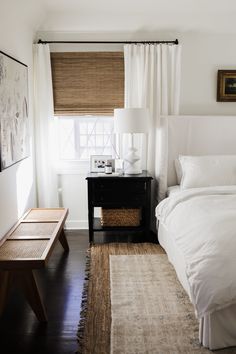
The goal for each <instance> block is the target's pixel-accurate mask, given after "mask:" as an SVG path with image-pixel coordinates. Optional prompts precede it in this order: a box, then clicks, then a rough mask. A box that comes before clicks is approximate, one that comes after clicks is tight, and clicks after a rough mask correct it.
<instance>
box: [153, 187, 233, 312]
mask: <svg viewBox="0 0 236 354" xmlns="http://www.w3.org/2000/svg"><path fill="white" fill-rule="evenodd" d="M156 215H157V218H158V219H159V220H160V221H161V222H162V223H163V224H164V225H165V227H166V228H167V229H168V230H169V232H170V234H172V235H173V237H174V238H175V241H176V245H177V247H179V248H180V250H181V251H182V254H183V255H184V258H185V264H186V276H187V279H188V282H189V287H190V297H191V301H192V303H193V304H194V306H195V310H196V314H197V316H198V318H201V317H202V316H204V315H206V314H209V313H212V312H214V311H216V310H219V309H221V308H224V307H227V306H228V305H230V304H233V303H236V186H229V187H228V186H227V187H208V188H195V189H189V190H185V191H181V192H179V193H174V194H173V195H171V196H170V197H169V198H166V199H164V200H163V201H162V202H161V203H160V204H159V205H158V207H157V209H156Z"/></svg>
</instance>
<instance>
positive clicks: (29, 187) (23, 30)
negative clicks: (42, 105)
mask: <svg viewBox="0 0 236 354" xmlns="http://www.w3.org/2000/svg"><path fill="white" fill-rule="evenodd" d="M24 4H25V1H24V0H23V1H22V2H21V3H20V2H19V4H18V7H19V8H17V6H16V5H17V4H13V3H12V1H4V2H3V3H1V12H0V50H1V51H3V52H5V53H7V54H9V55H11V56H12V57H14V58H16V59H18V60H19V61H21V62H23V63H25V64H26V65H28V70H29V71H28V74H29V117H30V132H31V134H30V135H31V156H30V157H29V158H27V159H25V160H23V161H21V162H19V163H17V164H16V165H14V166H11V167H9V168H7V169H6V170H4V171H2V172H0V237H1V236H3V235H4V234H5V233H6V232H7V231H8V230H9V228H10V227H11V226H12V225H13V224H14V223H15V222H16V221H17V219H18V218H19V217H20V216H21V215H22V214H23V213H24V211H25V210H26V209H28V208H29V207H33V206H35V204H36V198H35V183H34V159H33V152H32V143H33V141H32V139H33V134H32V133H33V101H32V100H33V97H32V89H33V84H32V43H33V32H34V30H33V29H30V27H29V25H28V24H27V23H26V19H25V18H23V17H21V14H22V11H24ZM13 5H14V6H13ZM26 11H27V10H26ZM31 20H32V19H31Z"/></svg>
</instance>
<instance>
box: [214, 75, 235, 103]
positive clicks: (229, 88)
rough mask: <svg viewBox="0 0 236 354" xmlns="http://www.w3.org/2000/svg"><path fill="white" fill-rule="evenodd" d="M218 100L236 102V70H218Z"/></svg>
mask: <svg viewBox="0 0 236 354" xmlns="http://www.w3.org/2000/svg"><path fill="white" fill-rule="evenodd" d="M217 102H236V70H218V75H217Z"/></svg>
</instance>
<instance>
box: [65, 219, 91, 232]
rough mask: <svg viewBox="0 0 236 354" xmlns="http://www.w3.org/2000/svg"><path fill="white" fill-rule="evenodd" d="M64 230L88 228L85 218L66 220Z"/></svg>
mask: <svg viewBox="0 0 236 354" xmlns="http://www.w3.org/2000/svg"><path fill="white" fill-rule="evenodd" d="M65 229H66V230H83V229H85V230H86V229H87V230H88V221H87V220H67V221H66V224H65Z"/></svg>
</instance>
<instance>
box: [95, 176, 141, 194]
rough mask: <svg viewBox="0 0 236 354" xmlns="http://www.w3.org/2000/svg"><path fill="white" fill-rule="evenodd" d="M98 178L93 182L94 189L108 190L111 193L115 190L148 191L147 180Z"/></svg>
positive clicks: (121, 191) (124, 191)
mask: <svg viewBox="0 0 236 354" xmlns="http://www.w3.org/2000/svg"><path fill="white" fill-rule="evenodd" d="M108 178H109V177H107V179H106V180H104V179H101V180H99V179H98V180H96V181H94V182H93V187H94V191H95V192H96V191H101V192H104V191H107V192H109V193H113V192H115V191H117V192H119V193H126V192H131V193H145V191H146V182H145V181H132V180H130V181H126V180H124V179H120V180H119V179H116V180H114V179H113V180H108Z"/></svg>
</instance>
